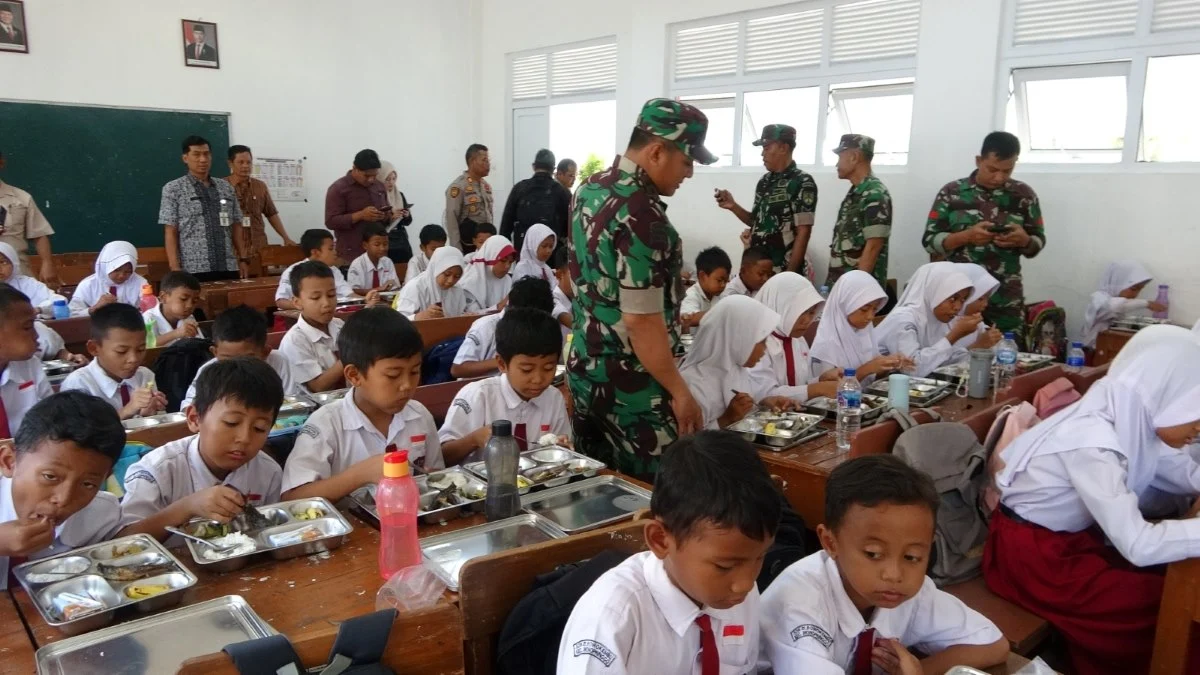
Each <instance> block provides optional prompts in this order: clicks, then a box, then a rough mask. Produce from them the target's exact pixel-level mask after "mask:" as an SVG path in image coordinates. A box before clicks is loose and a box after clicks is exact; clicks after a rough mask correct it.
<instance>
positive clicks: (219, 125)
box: [0, 101, 229, 253]
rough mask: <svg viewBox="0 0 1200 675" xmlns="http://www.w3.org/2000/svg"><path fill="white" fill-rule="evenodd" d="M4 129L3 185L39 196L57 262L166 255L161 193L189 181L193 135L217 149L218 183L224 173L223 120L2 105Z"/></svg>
mask: <svg viewBox="0 0 1200 675" xmlns="http://www.w3.org/2000/svg"><path fill="white" fill-rule="evenodd" d="M0 129H3V130H4V132H3V134H0V151H2V152H3V153H4V157H5V160H6V162H7V164H8V168H7V169H6V170H5V171H4V173H3V175H0V177H2V178H3V179H4V181H5V182H7V183H9V184H11V185H15V186H17V187H19V188H21V189H23V190H25V191H27V192H29V193H30V194H32V195H33V198H34V200H35V201H36V202H37V205H38V208H40V209H41V210H42V213H44V214H45V215H46V218H47V220H49V221H50V224H51V225H52V226H53V227H54V231H55V235H54V237H53V239H52V242H53V246H54V252H55V253H67V252H75V251H99V250H100V248H101V247H103V246H104V245H105V244H107V243H108V242H110V241H113V240H118V239H123V240H125V241H128V242H130V243H132V244H133V245H134V246H162V245H163V230H162V226H161V225H159V224H158V203H159V200H160V198H161V197H162V186H163V184H165V183H166V182H167V181H170V180H173V179H175V178H179V177H180V176H182V175H183V174H184V173H186V172H187V167H185V166H184V165H183V163H182V161H181V160H180V156H181V154H182V153H181V152H180V148H179V144H180V143H181V142H182V141H183V139H184V138H187V137H188V136H189V135H191V134H198V135H200V136H203V137H204V138H206V139H208V141H209V143H211V144H212V152H213V173H214V175H218V176H222V175H225V173H226V171H225V153H226V151H227V150H228V148H229V115H228V114H226V113H204V112H177V111H172V110H151V109H138V108H107V107H100V106H83V105H59V104H52V103H21V102H11V101H0Z"/></svg>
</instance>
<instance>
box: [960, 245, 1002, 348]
mask: <svg viewBox="0 0 1200 675" xmlns="http://www.w3.org/2000/svg"><path fill="white" fill-rule="evenodd" d="M955 265H957V266H958V271H960V272H962V273H963V274H965V275H967V279H970V280H971V296H970V297H969V298H967V304H965V305H963V308H962V311H961V312H959V314H960V315H962V316H974V315H976V314H979V315H980V316H982V315H983V310H985V309H987V307H988V301H989V300H991V298H992V293H995V292H996V289H998V288H1000V281H999V280H998V279H997V278H996V277H994V276H992V273H991V272H989V271H987V268H985V267H984V266H983V265H976V264H975V263H955ZM1003 338H1004V334H1003V333H1001V332H1000V331H999V330H998V329H997V328H996V327H995V326H989V325H987V324H985V323H983V322H982V321H981V322H980V323H979V325H978V326H976V327H975V332H974V333H972V334H970V335H968V336H966V337H964V338H962V339H961V340H959V341H958V342H955V343H954V357H953V359H952V360H953V361H955V362H965V361H966V360H967V359H968V358H970V353H969V352H970V350H972V349H991V348H992V347H994V346H996V344H997V343H999V342H1000V340H1002V339H1003Z"/></svg>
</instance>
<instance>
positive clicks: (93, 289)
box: [67, 265, 150, 316]
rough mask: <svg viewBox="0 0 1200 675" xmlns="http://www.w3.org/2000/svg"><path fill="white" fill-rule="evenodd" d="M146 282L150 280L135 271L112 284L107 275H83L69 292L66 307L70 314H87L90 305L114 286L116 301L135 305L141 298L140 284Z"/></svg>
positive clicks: (98, 300)
mask: <svg viewBox="0 0 1200 675" xmlns="http://www.w3.org/2000/svg"><path fill="white" fill-rule="evenodd" d="M135 266H136V265H135ZM148 283H150V282H149V281H146V278H145V277H143V276H142V275H140V274H136V273H135V274H133V275H132V276H130V277H129V278H128V279H126V280H125V283H123V284H114V283H112V281H111V280H110V279H108V278H107V277H106V278H104V279H99V278H97V277H96V275H95V274H93V275H91V276H88V277H85V278H84V279H83V281H80V282H79V285H78V286H76V287H75V291H74V292H73V293H71V302H69V303H67V307H68V308H70V310H71V316H87V315H88V311H89V310H90V309H91V308H92V305H94V304H96V303H97V302H100V298H101V297H102V296H104V295H105V294H106V293H108V291H109V289H111V288H112V287H114V286H115V287H116V289H117V295H116V298H117V302H123V303H125V304H127V305H133V306H134V307H137V306H138V303H139V302H141V299H142V286H145V285H146V284H148Z"/></svg>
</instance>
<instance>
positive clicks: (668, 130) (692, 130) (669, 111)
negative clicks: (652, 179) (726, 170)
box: [637, 98, 717, 164]
mask: <svg viewBox="0 0 1200 675" xmlns="http://www.w3.org/2000/svg"><path fill="white" fill-rule="evenodd" d="M637 128H638V129H641V130H642V131H645V132H648V133H651V134H654V135H655V136H658V137H660V138H665V139H667V140H668V141H673V142H674V143H675V147H677V148H679V149H680V150H682V151H683V152H684V153H685V154H687V155H688V156H689V157H691V158H692V159H694V160H696V161H697V162H700V163H701V164H712V163H713V162H715V161H717V157H716V155H714V154H712V153H711V152H709V151H708V148H706V147H704V137H705V135H707V134H708V118H707V117H705V116H704V113H702V112H700V110H699V109H698V108H696V107H695V106H690V105H688V104H686V103H682V102H680V101H673V100H671V99H669V98H652V99H650V100H649V101H646V105H644V106H642V113H641V114H640V115H638V120H637Z"/></svg>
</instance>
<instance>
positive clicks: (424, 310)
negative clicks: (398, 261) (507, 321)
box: [392, 246, 479, 321]
mask: <svg viewBox="0 0 1200 675" xmlns="http://www.w3.org/2000/svg"><path fill="white" fill-rule="evenodd" d="M466 266H467V264H466V262H465V261H464V260H463V254H462V252H461V251H459V250H458V249H456V248H454V247H452V246H446V247H443V248H439V249H438V250H436V251H434V252H433V257H432V258H430V259H429V269H427V270H425V271H424V272H422V273H421V275H420V276H418V277H417V278H416V279H413V280H412V281H411V282H409V283H407V284H405V285H404V288H402V289H400V294H399V295H397V296H396V300H395V301H394V304H393V305H392V307H393V308H394V309H395V310H396V311H398V312H400V313H401V314H403V315H404V316H405V317H407V318H408V319H409V320H411V321H421V320H424V319H441V318H450V317H455V316H465V315H468V314H475V313H477V312H478V311H479V306H478V305H476V304H475V299H474V298H472V297H471V296H469V295H467V293H466V291H464V290H463V289H462V286H460V285H459V281H460V280H461V279H462V276H463V270H464V268H465V267H466Z"/></svg>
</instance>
